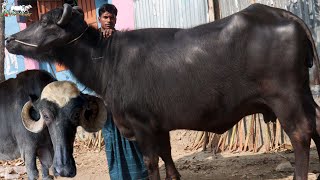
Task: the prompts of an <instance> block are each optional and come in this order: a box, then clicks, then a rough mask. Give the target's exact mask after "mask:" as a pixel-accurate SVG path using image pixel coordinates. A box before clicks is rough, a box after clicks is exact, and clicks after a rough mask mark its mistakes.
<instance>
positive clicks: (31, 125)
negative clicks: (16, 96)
mask: <svg viewBox="0 0 320 180" xmlns="http://www.w3.org/2000/svg"><path fill="white" fill-rule="evenodd" d="M31 107H32V102H31V101H28V102H27V103H26V104H25V105H24V106H23V108H22V112H21V119H22V123H23V125H24V127H25V128H26V129H27V130H28V131H30V132H33V133H39V132H40V131H42V129H43V128H44V127H45V126H46V124H45V122H44V119H43V118H42V114H41V113H40V119H39V120H38V121H35V120H33V119H32V118H31V117H30V113H29V112H30V109H31Z"/></svg>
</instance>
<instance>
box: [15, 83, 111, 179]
mask: <svg viewBox="0 0 320 180" xmlns="http://www.w3.org/2000/svg"><path fill="white" fill-rule="evenodd" d="M31 109H34V110H35V111H36V112H39V118H38V120H37V121H36V120H35V118H34V117H33V116H32V114H31V113H30V112H31V111H30V110H31ZM21 117H22V121H23V124H24V125H25V128H26V129H28V130H29V131H31V132H34V133H39V132H40V133H41V132H43V130H44V129H48V130H49V133H50V136H51V141H52V144H53V147H54V158H53V170H54V174H55V175H57V176H58V175H61V176H68V177H73V176H75V175H76V166H75V161H74V158H73V142H74V139H75V135H76V130H77V127H78V126H82V127H83V128H84V129H85V130H87V131H89V132H90V131H94V130H95V129H97V128H98V129H99V128H102V126H103V124H104V122H105V120H106V118H107V111H106V107H105V105H104V102H103V101H102V100H101V99H99V98H97V97H95V96H91V95H86V94H83V93H81V92H80V91H79V89H78V88H77V86H76V85H75V84H74V83H72V82H68V81H56V82H52V83H50V84H48V85H47V86H45V87H44V88H43V90H42V92H41V95H40V96H39V98H35V97H34V96H31V100H30V101H28V102H26V103H25V105H24V106H23V109H22V111H21Z"/></svg>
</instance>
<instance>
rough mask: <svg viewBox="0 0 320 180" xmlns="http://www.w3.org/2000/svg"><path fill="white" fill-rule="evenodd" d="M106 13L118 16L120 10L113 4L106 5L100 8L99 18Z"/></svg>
mask: <svg viewBox="0 0 320 180" xmlns="http://www.w3.org/2000/svg"><path fill="white" fill-rule="evenodd" d="M105 12H109V13H111V14H113V15H115V16H117V14H118V9H117V8H116V7H115V6H114V5H113V4H104V5H102V6H101V7H100V8H99V16H101V15H102V14H103V13H105Z"/></svg>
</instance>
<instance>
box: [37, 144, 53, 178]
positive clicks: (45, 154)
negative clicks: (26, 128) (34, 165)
mask: <svg viewBox="0 0 320 180" xmlns="http://www.w3.org/2000/svg"><path fill="white" fill-rule="evenodd" d="M48 147H50V148H47V147H43V148H39V150H38V157H39V160H40V163H41V171H42V179H43V180H52V179H54V178H53V176H51V175H50V174H49V169H50V167H51V166H52V164H53V156H54V152H53V148H52V147H51V146H49V145H48Z"/></svg>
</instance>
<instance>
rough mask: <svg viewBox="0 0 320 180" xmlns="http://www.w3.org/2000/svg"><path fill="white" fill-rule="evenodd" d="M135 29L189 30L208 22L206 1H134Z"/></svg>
mask: <svg viewBox="0 0 320 180" xmlns="http://www.w3.org/2000/svg"><path fill="white" fill-rule="evenodd" d="M134 12H135V28H136V29H140V28H149V27H159V28H189V27H193V26H196V25H199V24H203V23H206V22H208V19H209V18H208V4H207V1H206V0H134Z"/></svg>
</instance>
